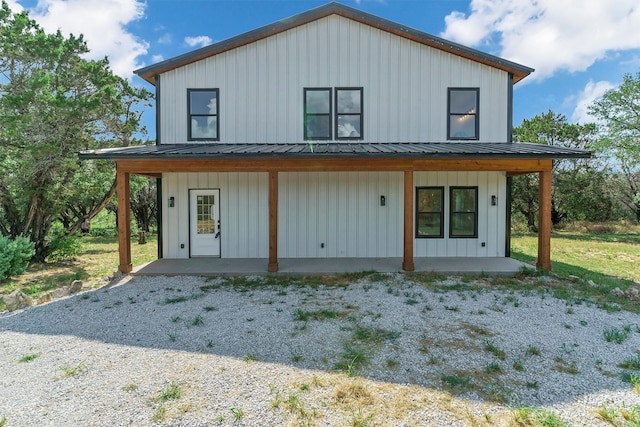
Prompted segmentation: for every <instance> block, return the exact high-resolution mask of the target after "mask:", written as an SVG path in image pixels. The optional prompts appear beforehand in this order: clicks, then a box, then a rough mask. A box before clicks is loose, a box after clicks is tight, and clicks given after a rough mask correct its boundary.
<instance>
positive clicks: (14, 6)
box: [7, 0, 24, 12]
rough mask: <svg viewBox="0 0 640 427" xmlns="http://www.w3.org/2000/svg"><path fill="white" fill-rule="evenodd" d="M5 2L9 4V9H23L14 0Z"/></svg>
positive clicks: (16, 10)
mask: <svg viewBox="0 0 640 427" xmlns="http://www.w3.org/2000/svg"><path fill="white" fill-rule="evenodd" d="M7 4H8V5H9V9H11V10H12V11H14V12H22V11H23V10H24V8H23V7H22V6H21V5H20V4H19V3H18V2H17V1H16V0H7Z"/></svg>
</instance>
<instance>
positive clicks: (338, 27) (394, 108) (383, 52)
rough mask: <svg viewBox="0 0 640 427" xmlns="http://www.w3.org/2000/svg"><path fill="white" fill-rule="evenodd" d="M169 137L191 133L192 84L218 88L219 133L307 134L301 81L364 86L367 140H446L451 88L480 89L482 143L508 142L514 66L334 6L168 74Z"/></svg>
mask: <svg viewBox="0 0 640 427" xmlns="http://www.w3.org/2000/svg"><path fill="white" fill-rule="evenodd" d="M161 77H162V78H161V79H160V82H161V85H162V87H161V91H160V103H161V106H162V108H161V110H160V123H161V126H160V134H161V135H162V140H161V143H163V144H176V143H186V142H188V141H187V121H188V120H187V89H188V88H219V90H220V92H219V97H220V111H219V113H220V116H219V120H220V142H222V143H224V142H226V143H296V142H301V141H303V123H302V121H303V88H305V87H349V86H357V87H363V88H364V95H363V98H364V103H363V110H364V128H363V129H364V140H363V142H444V141H446V137H447V135H446V133H447V88H448V87H479V88H480V107H479V117H480V142H507V128H508V123H507V118H508V97H509V88H508V86H509V84H508V75H507V73H506V72H504V71H501V70H498V69H495V68H492V67H489V66H487V65H483V64H480V63H477V62H474V61H471V60H468V59H464V58H461V57H458V56H455V55H451V54H449V53H446V52H443V51H440V50H438V49H434V48H431V47H428V46H424V45H421V44H419V43H416V42H413V41H410V40H408V39H405V38H402V37H399V36H395V35H393V34H390V33H386V32H383V31H381V30H378V29H376V28H373V27H369V26H367V25H364V24H360V23H357V22H355V21H351V20H349V19H347V18H344V17H339V16H336V15H332V16H328V17H325V18H322V19H319V20H317V21H314V22H311V23H308V24H305V25H303V26H300V27H297V28H294V29H291V30H289V31H286V32H284V33H280V34H277V35H275V36H271V37H268V38H266V39H262V40H259V41H257V42H254V43H251V44H248V45H246V46H242V47H239V48H236V49H234V50H231V51H227V52H224V53H221V54H219V55H216V56H214V57H211V58H207V59H203V60H201V61H198V62H196V63H193V64H190V65H187V66H184V67H180V68H178V69H175V70H172V71H170V72H167V73H164V74H162V76H161Z"/></svg>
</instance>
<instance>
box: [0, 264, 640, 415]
mask: <svg viewBox="0 0 640 427" xmlns="http://www.w3.org/2000/svg"><path fill="white" fill-rule="evenodd" d="M261 280H265V281H266V282H264V283H260V281H261ZM278 280H284V281H285V283H284V284H274V283H273V278H267V279H262V278H253V279H252V278H249V279H247V278H241V279H237V280H236V281H235V283H230V282H229V281H227V280H226V279H220V278H218V279H214V280H211V279H209V280H207V279H204V278H198V277H129V276H126V277H123V278H120V279H117V280H115V281H114V282H112V283H111V284H110V285H109V286H107V287H105V288H102V289H98V290H94V291H89V292H84V293H81V294H78V295H75V296H73V297H70V298H66V299H62V300H58V301H54V302H52V303H49V304H46V305H42V306H37V307H32V308H29V309H27V310H24V311H21V312H14V313H0V425H2V422H3V420H4V426H6V427H9V426H120V425H133V426H147V425H158V424H159V425H176V426H183V425H184V426H217V425H222V426H287V425H319V426H350V425H353V426H358V425H361V426H365V425H368V426H377V425H385V426H386V425H388V426H402V425H406V426H431V425H434V426H442V425H452V426H453V425H514V423H515V420H517V419H518V417H520V418H522V417H527V416H528V417H531V419H533V418H535V417H538V418H539V419H543V418H544V417H547V419H550V417H555V419H557V420H561V421H564V422H565V423H566V425H576V426H585V425H593V426H600V425H602V426H607V425H611V424H609V423H607V422H605V421H603V420H602V419H601V418H602V414H604V413H605V412H604V410H605V409H606V410H609V411H611V410H614V412H613V415H615V416H617V417H618V419H619V420H622V415H621V414H623V413H624V411H627V413H629V414H633V411H634V410H636V411H638V413H637V416H638V419H640V394H639V391H640V385H639V386H638V387H637V389H638V390H637V391H636V390H634V387H633V385H632V384H631V383H630V381H631V382H633V381H635V380H634V378H637V377H634V376H633V375H638V376H640V370H639V369H640V353H639V349H640V320H639V319H638V316H637V315H635V314H632V313H628V312H620V311H619V312H613V313H608V312H606V311H604V310H601V309H598V308H596V307H595V306H593V305H590V304H588V303H586V302H581V303H580V302H577V301H574V302H567V301H565V300H559V299H556V298H554V297H553V296H551V294H550V293H548V292H544V291H540V292H538V291H509V290H497V289H496V288H495V287H491V286H489V285H487V284H486V283H484V281H483V279H478V280H477V281H472V282H468V281H466V282H467V283H463V281H462V278H456V277H449V278H447V279H444V280H441V281H439V282H435V283H431V284H428V285H425V284H421V283H416V282H412V281H410V280H408V279H407V277H406V276H404V275H402V274H373V275H369V276H367V277H365V278H363V279H360V280H358V281H355V282H352V283H349V284H346V285H340V284H337V285H336V284H334V285H323V284H320V285H310V284H306V285H300V284H296V283H293V281H291V280H289V279H278ZM530 280H539V279H537V278H536V279H530ZM542 284H544V283H542ZM606 338H608V339H609V340H610V341H609V342H608V341H607V339H606ZM616 341H620V343H617V342H616ZM620 365H622V367H621V366H620ZM517 408H528V409H520V410H518V409H517ZM532 408H533V409H532ZM598 413H600V416H599V415H598ZM558 425H559V424H558Z"/></svg>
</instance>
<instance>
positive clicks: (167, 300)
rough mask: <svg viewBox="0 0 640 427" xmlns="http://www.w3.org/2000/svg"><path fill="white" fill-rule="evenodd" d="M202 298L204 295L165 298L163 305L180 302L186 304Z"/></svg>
mask: <svg viewBox="0 0 640 427" xmlns="http://www.w3.org/2000/svg"><path fill="white" fill-rule="evenodd" d="M203 296H204V294H191V295H180V296H177V297H172V298H169V297H167V298H165V300H164V303H165V304H177V303H180V302H186V301H190V300H194V299H198V298H202V297H203Z"/></svg>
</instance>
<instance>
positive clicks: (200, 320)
mask: <svg viewBox="0 0 640 427" xmlns="http://www.w3.org/2000/svg"><path fill="white" fill-rule="evenodd" d="M191 325H192V326H204V319H203V318H202V316H200V315H197V316H196V317H195V318H194V319H193V321H192V322H191Z"/></svg>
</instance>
